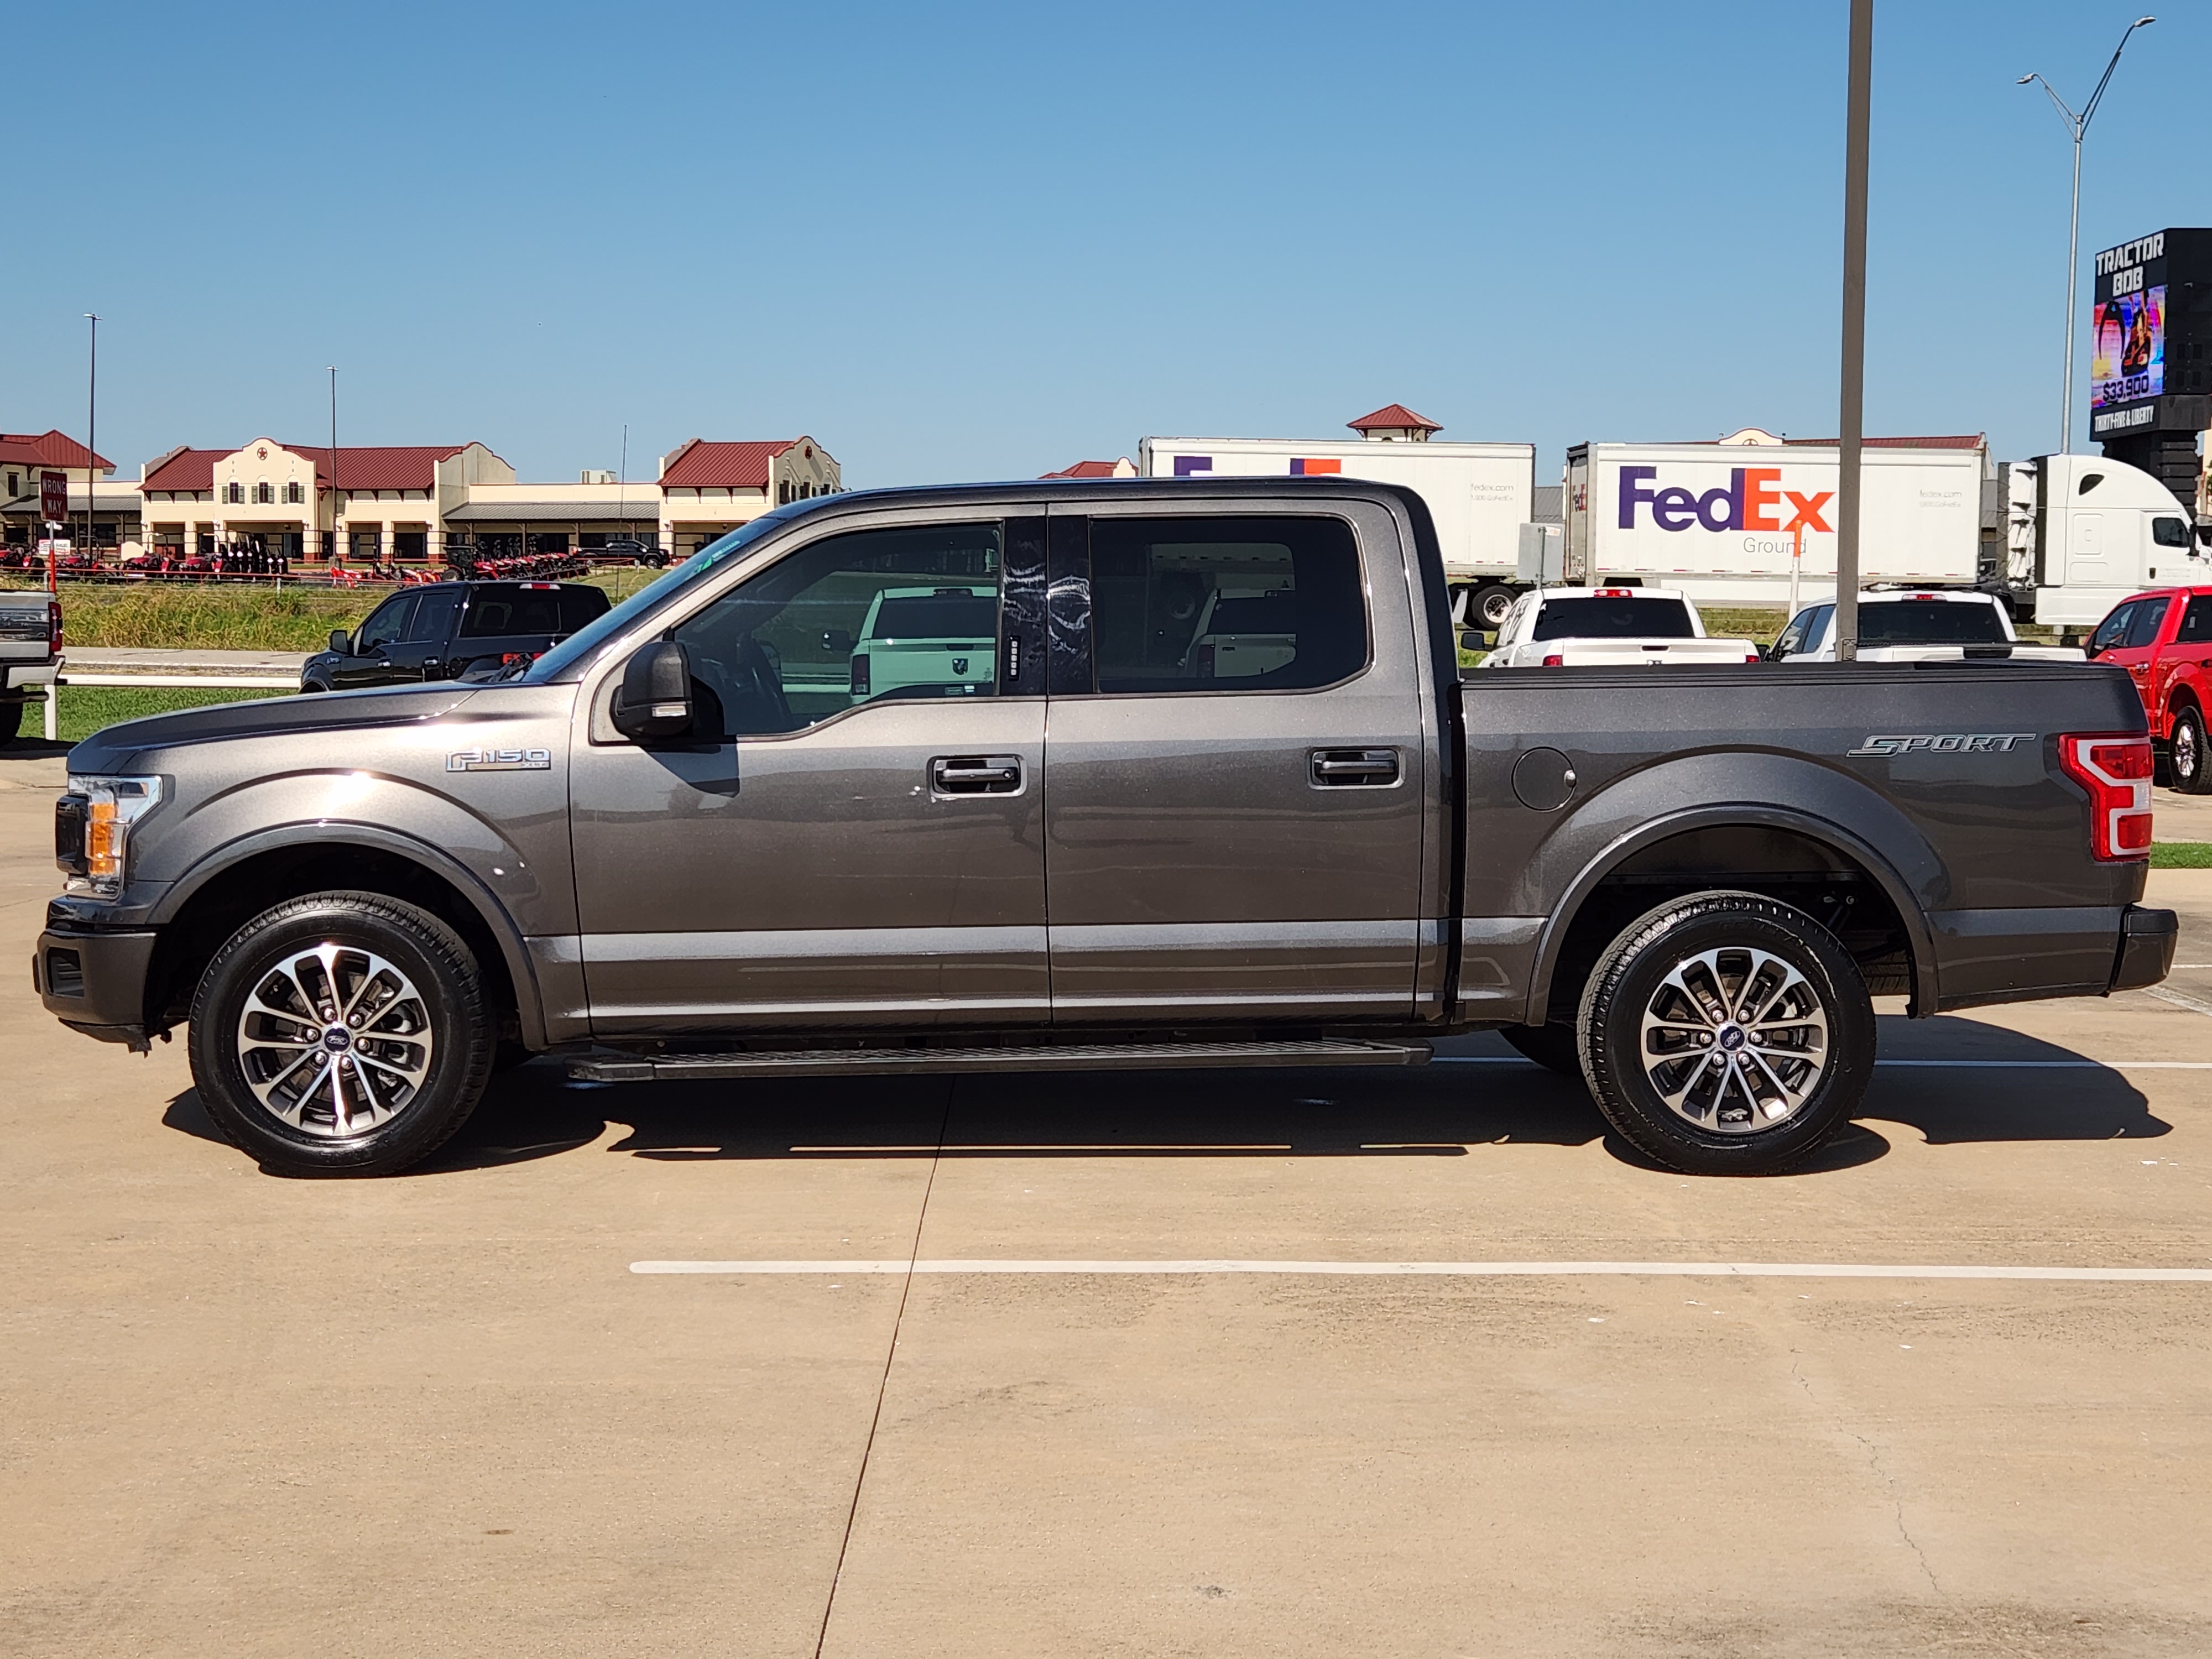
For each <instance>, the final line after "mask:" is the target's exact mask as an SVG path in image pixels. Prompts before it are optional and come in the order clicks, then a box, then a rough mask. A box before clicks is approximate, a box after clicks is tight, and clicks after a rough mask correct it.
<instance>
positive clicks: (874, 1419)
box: [814, 1083, 954, 1659]
mask: <svg viewBox="0 0 2212 1659" xmlns="http://www.w3.org/2000/svg"><path fill="white" fill-rule="evenodd" d="M953 1087H954V1085H951V1084H950V1083H948V1084H946V1085H945V1112H944V1115H942V1116H940V1117H939V1119H938V1120H937V1148H936V1150H935V1152H933V1153H932V1154H931V1155H930V1159H929V1178H928V1179H927V1181H925V1182H923V1183H922V1188H921V1207H919V1208H918V1209H917V1210H915V1216H914V1242H913V1243H912V1244H911V1245H909V1246H908V1249H907V1256H906V1278H905V1279H903V1280H902V1281H901V1283H900V1285H899V1299H898V1311H897V1312H896V1313H895V1314H894V1315H892V1316H891V1340H890V1346H888V1347H886V1348H885V1349H884V1372H883V1375H882V1376H880V1377H878V1379H877V1380H876V1408H875V1410H874V1412H873V1413H871V1414H870V1416H869V1418H868V1437H867V1438H866V1440H865V1441H864V1442H862V1443H861V1446H860V1469H859V1470H858V1472H857V1473H855V1474H854V1477H853V1501H852V1502H851V1504H848V1505H847V1506H846V1510H845V1531H844V1535H843V1536H842V1537H841V1538H840V1539H839V1540H838V1541H837V1565H836V1570H835V1571H832V1572H831V1573H830V1575H829V1596H828V1598H827V1599H826V1600H824V1601H823V1603H822V1628H821V1629H820V1630H818V1631H817V1632H815V1636H814V1659H822V1649H823V1644H825V1643H827V1642H828V1641H829V1615H830V1614H831V1613H835V1612H836V1609H837V1587H838V1585H839V1584H841V1583H843V1582H844V1578H845V1553H846V1552H847V1551H848V1550H849V1549H851V1548H852V1547H853V1525H854V1522H855V1521H857V1520H858V1519H859V1518H860V1489H861V1488H862V1487H863V1486H866V1485H867V1481H868V1460H869V1458H870V1457H872V1455H874V1454H875V1449H876V1429H877V1427H878V1425H880V1424H881V1423H882V1422H883V1420H884V1395H887V1394H889V1393H890V1386H891V1362H892V1361H893V1360H895V1359H896V1358H898V1345H899V1331H900V1328H902V1326H904V1325H905V1323H906V1300H907V1297H908V1296H910V1295H911V1294H913V1291H914V1264H915V1262H917V1261H920V1260H921V1229H922V1224H923V1223H924V1222H926V1221H927V1220H928V1219H929V1195H930V1194H931V1193H933V1192H934V1191H935V1190H936V1188H937V1170H938V1167H939V1165H940V1164H943V1163H944V1162H945V1131H946V1130H947V1129H948V1128H950V1127H951V1124H952V1093H953Z"/></svg>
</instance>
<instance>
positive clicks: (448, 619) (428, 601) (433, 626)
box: [407, 587, 461, 645]
mask: <svg viewBox="0 0 2212 1659" xmlns="http://www.w3.org/2000/svg"><path fill="white" fill-rule="evenodd" d="M460 603H461V590H460V589H459V588H458V587H434V588H431V589H430V590H429V591H428V592H425V593H423V594H422V596H421V597H420V598H419V599H417V600H416V605H415V622H414V625H413V626H412V627H410V628H409V629H408V630H407V637H408V639H409V640H410V641H422V642H423V643H425V644H428V645H441V644H443V643H444V642H445V641H447V639H448V638H450V637H451V636H452V635H453V612H454V611H456V610H458V609H459V606H460Z"/></svg>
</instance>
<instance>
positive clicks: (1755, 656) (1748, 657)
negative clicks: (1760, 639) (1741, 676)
mask: <svg viewBox="0 0 2212 1659" xmlns="http://www.w3.org/2000/svg"><path fill="white" fill-rule="evenodd" d="M1743 659H1744V660H1745V661H1746V662H1757V661H1758V660H1759V653H1758V652H1756V651H1747V652H1745V653H1743Z"/></svg>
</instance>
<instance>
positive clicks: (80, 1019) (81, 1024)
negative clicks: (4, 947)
mask: <svg viewBox="0 0 2212 1659" xmlns="http://www.w3.org/2000/svg"><path fill="white" fill-rule="evenodd" d="M156 937H157V935H155V933H152V932H150V931H137V930H132V931H128V932H115V933H78V932H76V931H74V930H69V931H64V932H59V933H57V932H55V931H53V930H52V929H49V930H47V931H46V933H40V935H39V945H38V949H37V950H36V951H34V952H33V954H32V957H31V983H32V985H33V987H34V988H35V989H36V990H37V991H38V994H39V1000H40V1002H41V1003H43V1004H44V1005H45V1006H46V1012H48V1013H50V1014H52V1015H53V1016H54V1017H55V1018H57V1019H58V1020H60V1021H61V1022H62V1024H64V1025H67V1026H69V1027H70V1028H71V1029H73V1030H79V1031H82V1032H83V1033H84V1034H85V1035H86V1036H95V1037H98V1038H100V1040H101V1041H102V1042H127V1043H129V1044H131V1046H132V1047H133V1048H143V1047H144V1046H145V1042H146V1035H147V1034H146V974H147V969H149V966H150V965H151V963H152V962H153V960H154V941H155V938H156Z"/></svg>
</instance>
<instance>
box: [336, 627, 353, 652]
mask: <svg viewBox="0 0 2212 1659" xmlns="http://www.w3.org/2000/svg"><path fill="white" fill-rule="evenodd" d="M331 650H332V651H333V652H335V653H337V655H339V656H341V657H350V656H351V655H353V635H350V634H349V633H347V632H346V631H345V629H343V628H333V629H331Z"/></svg>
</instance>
